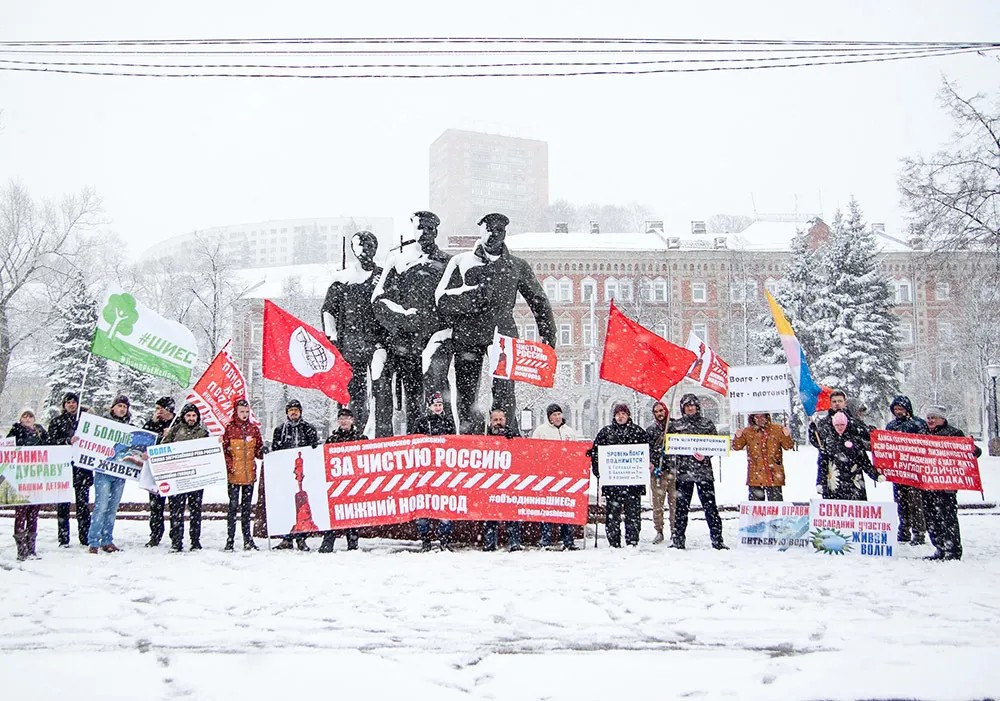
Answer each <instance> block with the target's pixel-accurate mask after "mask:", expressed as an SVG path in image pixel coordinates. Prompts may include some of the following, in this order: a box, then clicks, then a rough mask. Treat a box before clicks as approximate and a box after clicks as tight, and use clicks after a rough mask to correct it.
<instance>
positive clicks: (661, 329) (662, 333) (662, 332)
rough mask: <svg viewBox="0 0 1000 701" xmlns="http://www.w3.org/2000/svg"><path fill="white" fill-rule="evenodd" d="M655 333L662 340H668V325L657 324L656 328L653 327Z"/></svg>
mask: <svg viewBox="0 0 1000 701" xmlns="http://www.w3.org/2000/svg"><path fill="white" fill-rule="evenodd" d="M653 333H655V334H656V335H657V336H659V337H660V338H666V337H667V325H666V324H657V325H656V326H654V327H653Z"/></svg>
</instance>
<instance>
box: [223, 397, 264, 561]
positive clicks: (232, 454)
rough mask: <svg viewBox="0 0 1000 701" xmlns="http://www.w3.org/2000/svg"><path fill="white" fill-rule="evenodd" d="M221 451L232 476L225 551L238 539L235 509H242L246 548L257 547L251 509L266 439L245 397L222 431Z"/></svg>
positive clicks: (252, 548)
mask: <svg viewBox="0 0 1000 701" xmlns="http://www.w3.org/2000/svg"><path fill="white" fill-rule="evenodd" d="M222 453H223V455H225V456H226V474H227V476H228V478H229V512H228V513H227V516H226V527H227V529H228V530H227V536H226V547H225V549H226V550H232V549H233V540H234V539H235V538H236V511H237V509H239V512H240V527H241V529H242V531H243V549H244V550H257V549H258V548H257V544H256V543H254V542H253V534H252V533H251V532H250V510H251V500H252V499H253V485H254V482H256V481H257V463H256V462H254V461H255V460H262V459H263V458H264V438H263V436H261V434H260V428H259V427H258V426H257V425H256V424H254V423H251V422H250V404H249V403H248V402H247V400H246V399H239V400H237V401H236V406H235V407H234V408H233V420H232V421H230V422H229V425H228V426H226V430H225V432H224V433H223V434H222Z"/></svg>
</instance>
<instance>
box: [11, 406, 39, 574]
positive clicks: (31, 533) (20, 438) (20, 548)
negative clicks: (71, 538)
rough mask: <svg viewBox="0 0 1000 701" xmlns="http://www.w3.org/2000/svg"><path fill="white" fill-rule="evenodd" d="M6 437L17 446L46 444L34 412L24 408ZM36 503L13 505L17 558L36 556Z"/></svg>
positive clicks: (37, 508)
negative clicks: (11, 439) (12, 440)
mask: <svg viewBox="0 0 1000 701" xmlns="http://www.w3.org/2000/svg"><path fill="white" fill-rule="evenodd" d="M7 437H8V438H13V439H14V443H15V445H17V447H19V448H20V447H22V446H32V445H48V442H49V439H48V435H47V434H46V433H45V429H44V428H42V426H41V425H40V424H36V423H35V412H33V411H32V410H31V409H25V410H24V411H22V412H21V417H20V419H19V420H18V422H17V423H16V424H14V425H13V426H11V429H10V432H9V433H8V434H7ZM39 509H40V507H39V506H38V504H26V505H24V506H15V507H14V542H15V543H17V559H18V560H27V559H28V558H29V557H30V558H32V559H34V558H36V557H38V556H37V555H36V554H35V537H36V536H37V535H38V511H39Z"/></svg>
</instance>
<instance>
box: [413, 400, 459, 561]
mask: <svg viewBox="0 0 1000 701" xmlns="http://www.w3.org/2000/svg"><path fill="white" fill-rule="evenodd" d="M413 433H419V434H424V435H427V436H444V435H449V434H454V433H457V431H456V430H455V421H454V419H452V418H451V416H450V415H449V413H448V412H446V411H445V410H444V396H443V395H442V394H441V392H431V393H430V394H429V395H428V396H427V413H426V414H425V415H423V416H421V417H420V418H419V419H417V421H416V424H415V425H414V427H413ZM437 523H438V527H437V533H438V541H439V542H440V544H441V549H442V550H451V530H452V525H451V521H450V520H448V519H444V518H443V519H440V520H438V522H437ZM416 524H417V537H418V538H420V552H427V551H429V550H430V549H431V519H429V518H418V519H417V521H416Z"/></svg>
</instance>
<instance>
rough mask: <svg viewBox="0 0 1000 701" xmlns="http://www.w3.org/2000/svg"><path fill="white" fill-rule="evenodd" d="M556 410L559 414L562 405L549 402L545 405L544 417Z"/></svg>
mask: <svg viewBox="0 0 1000 701" xmlns="http://www.w3.org/2000/svg"><path fill="white" fill-rule="evenodd" d="M557 411H558V412H559V413H560V414H561V413H562V407H561V406H559V405H558V404H549V405H548V406H547V407H545V416H546V417H548V416H552V415H553V414H554V413H556V412H557Z"/></svg>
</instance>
